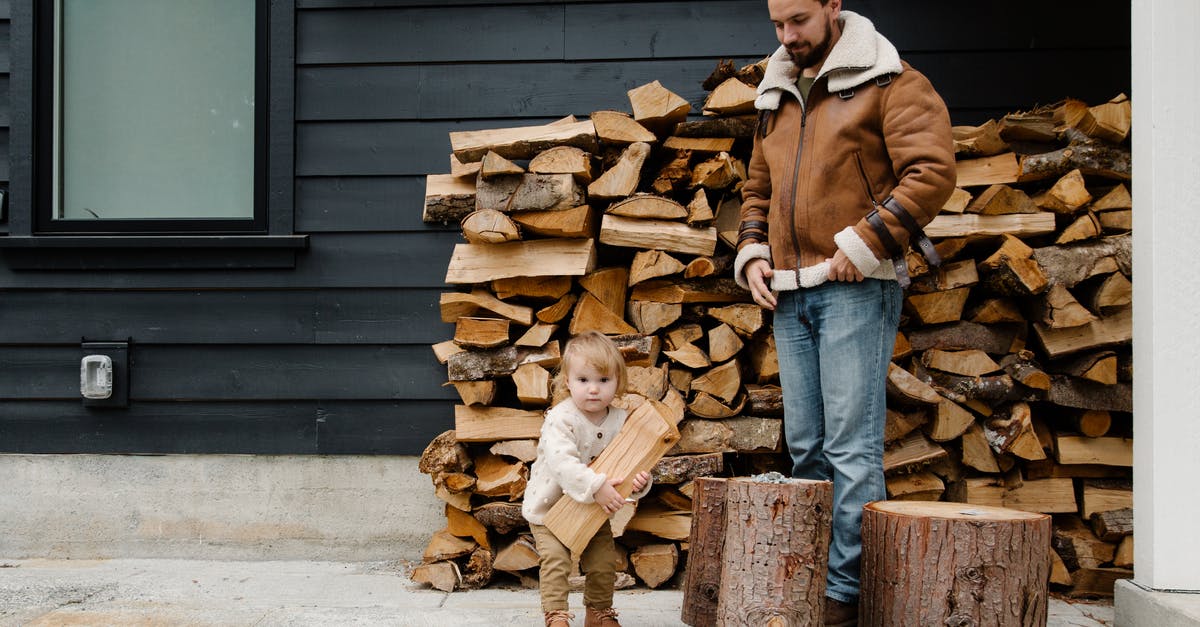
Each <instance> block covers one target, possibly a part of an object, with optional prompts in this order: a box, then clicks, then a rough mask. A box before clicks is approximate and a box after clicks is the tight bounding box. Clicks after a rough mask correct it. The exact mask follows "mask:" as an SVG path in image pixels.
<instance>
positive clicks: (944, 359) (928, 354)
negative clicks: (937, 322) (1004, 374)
mask: <svg viewBox="0 0 1200 627" xmlns="http://www.w3.org/2000/svg"><path fill="white" fill-rule="evenodd" d="M921 363H923V364H925V366H926V367H927V368H933V369H934V370H941V371H943V372H949V373H951V374H958V375H964V376H968V377H977V376H980V375H985V374H991V373H993V372H997V371H999V370H1000V365H999V364H997V363H996V362H994V361H992V358H991V357H988V355H987V353H985V352H983V351H981V350H978V349H969V350H962V351H943V350H938V349H936V348H935V349H930V350H927V351H925V352H924V353H922V354H921Z"/></svg>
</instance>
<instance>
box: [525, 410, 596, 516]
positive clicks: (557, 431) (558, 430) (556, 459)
mask: <svg viewBox="0 0 1200 627" xmlns="http://www.w3.org/2000/svg"><path fill="white" fill-rule="evenodd" d="M557 413H558V412H551V415H550V416H547V419H546V422H545V423H544V424H543V425H542V442H541V443H540V444H541V445H542V451H543V454H544V456H545V459H539V460H538V463H540V464H544V465H545V468H546V470H548V471H550V473H551V474H552V475H553V477H554V478H555V480H556V481H557V482H558V485H559V487H561V488H562V491H563V494H566V495H567V496H569V497H571V498H573V499H575V500H576V501H579V502H580V503H591V502H592V501H593V497H594V495H595V494H596V490H599V489H600V487H601V486H603V485H604V482H605V481H606V480H607V477H606V476H605V475H604V474H603V473H597V472H595V471H593V470H592V469H591V468H588V466H587V464H585V463H583V461H582V459H581V457H582V455H583V453H582V452H581V451H580V450H579V444H578V442H577V441H576V439H575V435H574V433H573V432H572V429H571V427H570V426H569V425H568V424H567V421H566V420H564V416H562V415H554V414H557Z"/></svg>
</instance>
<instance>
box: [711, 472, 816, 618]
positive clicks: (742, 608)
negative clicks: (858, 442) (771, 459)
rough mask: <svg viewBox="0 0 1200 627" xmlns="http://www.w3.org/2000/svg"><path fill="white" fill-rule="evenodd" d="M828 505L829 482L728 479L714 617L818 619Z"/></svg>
mask: <svg viewBox="0 0 1200 627" xmlns="http://www.w3.org/2000/svg"><path fill="white" fill-rule="evenodd" d="M832 504H833V484H832V483H830V482H828V481H809V480H804V479H784V480H782V481H780V482H778V483H775V482H768V481H759V480H755V479H754V478H737V479H730V480H729V481H727V482H726V494H725V546H724V549H723V551H722V553H723V559H722V564H721V591H720V596H719V599H720V600H719V601H718V604H717V623H718V624H721V625H756V626H757V625H773V626H777V627H793V626H799V625H821V624H823V621H824V614H825V575H826V573H827V571H828V568H829V534H830V530H831V515H832V510H833V505H832ZM695 567H700V568H703V567H704V565H702V564H697V565H695Z"/></svg>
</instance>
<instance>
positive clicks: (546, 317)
mask: <svg viewBox="0 0 1200 627" xmlns="http://www.w3.org/2000/svg"><path fill="white" fill-rule="evenodd" d="M578 300H579V295H578V294H575V293H567V294H564V295H563V297H562V298H560V299H558V300H557V301H556V302H555V303H554V304H553V305H547V306H546V307H543V308H541V309H539V310H538V311H537V314H535V315H536V316H537V319H538V321H539V322H543V323H545V324H554V323H556V322H559V321H560V320H562V319H563V318H566V317H567V314H569V313H571V310H572V309H574V307H575V303H576V302H577V301H578Z"/></svg>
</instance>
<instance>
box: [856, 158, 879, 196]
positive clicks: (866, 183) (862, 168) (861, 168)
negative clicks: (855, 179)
mask: <svg viewBox="0 0 1200 627" xmlns="http://www.w3.org/2000/svg"><path fill="white" fill-rule="evenodd" d="M854 162H855V163H857V164H858V176H859V179H860V180H861V181H862V184H863V192H864V193H865V194H866V195H867V201H868V202H870V203H871V207H872V208H875V207H878V206H879V201H877V200H875V194H874V193H873V192H872V191H871V179H870V177H868V176H867V166H866V165H864V164H863V159H862V152H861V151H858V150H855V151H854Z"/></svg>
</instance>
